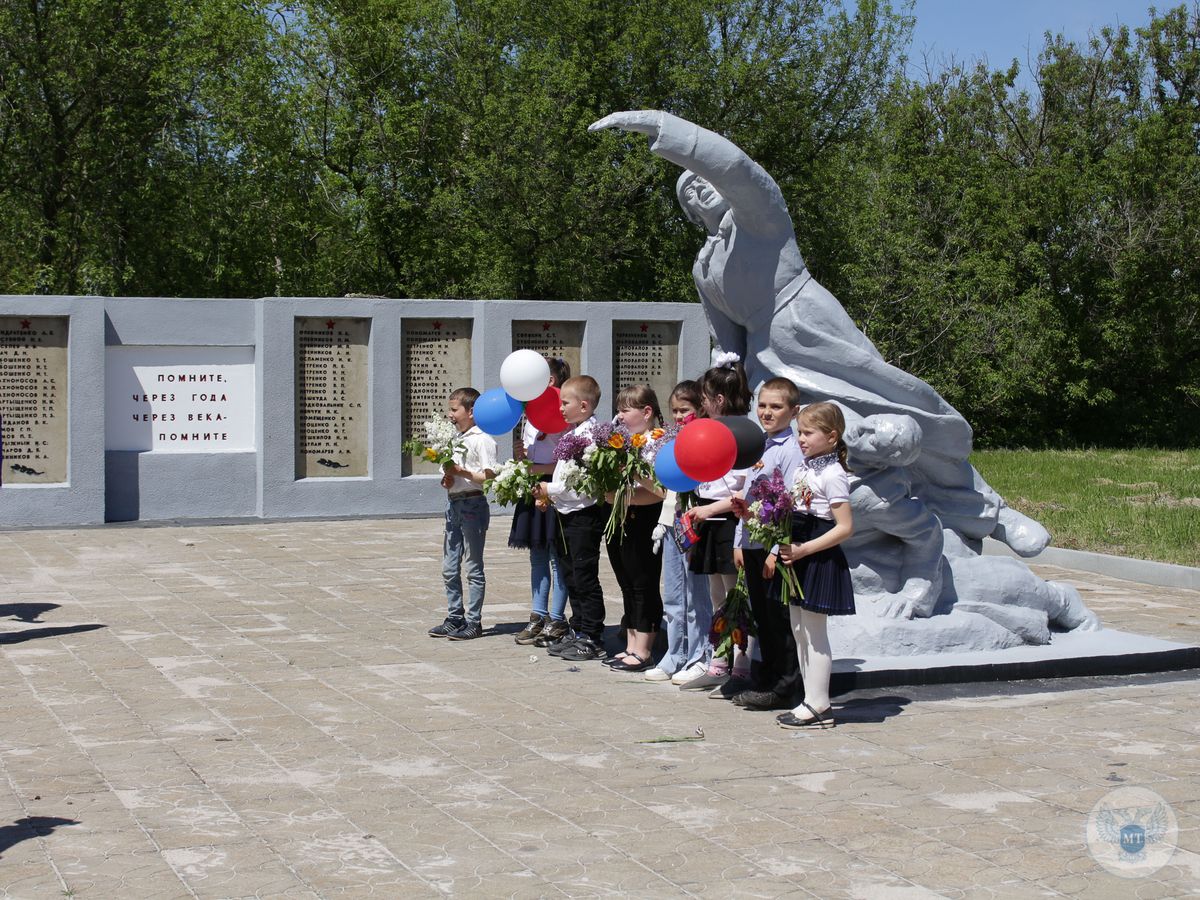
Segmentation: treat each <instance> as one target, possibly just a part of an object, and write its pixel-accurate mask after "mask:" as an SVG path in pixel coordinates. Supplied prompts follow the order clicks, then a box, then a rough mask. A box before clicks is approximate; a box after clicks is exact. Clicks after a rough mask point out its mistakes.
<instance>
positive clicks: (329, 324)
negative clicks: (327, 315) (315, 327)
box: [325, 319, 337, 331]
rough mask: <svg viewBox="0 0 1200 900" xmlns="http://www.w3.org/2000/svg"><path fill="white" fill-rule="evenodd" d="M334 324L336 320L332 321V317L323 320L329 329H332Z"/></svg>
mask: <svg viewBox="0 0 1200 900" xmlns="http://www.w3.org/2000/svg"><path fill="white" fill-rule="evenodd" d="M336 324H337V322H335V321H333V319H328V320H326V322H325V327H326V328H328V329H329V330H330V331H333V326H334V325H336Z"/></svg>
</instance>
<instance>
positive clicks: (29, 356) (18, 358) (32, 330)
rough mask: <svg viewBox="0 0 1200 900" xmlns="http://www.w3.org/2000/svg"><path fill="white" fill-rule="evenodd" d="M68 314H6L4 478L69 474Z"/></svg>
mask: <svg viewBox="0 0 1200 900" xmlns="http://www.w3.org/2000/svg"><path fill="white" fill-rule="evenodd" d="M68 324H69V319H68V318H67V317H66V316H0V483H3V484H59V483H62V482H65V481H66V480H67V328H68Z"/></svg>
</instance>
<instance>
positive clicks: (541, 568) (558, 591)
mask: <svg viewBox="0 0 1200 900" xmlns="http://www.w3.org/2000/svg"><path fill="white" fill-rule="evenodd" d="M529 581H530V587H531V588H532V589H533V612H535V613H537V614H538V615H539V616H547V615H548V616H549V617H550V618H551V619H553V620H554V621H556V622H562V621H564V620H565V619H566V609H567V583H566V582H565V581H564V580H563V577H562V569H561V568H559V565H558V554H557V553H555V552H554V548H553V547H530V548H529ZM552 592H553V593H552ZM547 601H548V605H547Z"/></svg>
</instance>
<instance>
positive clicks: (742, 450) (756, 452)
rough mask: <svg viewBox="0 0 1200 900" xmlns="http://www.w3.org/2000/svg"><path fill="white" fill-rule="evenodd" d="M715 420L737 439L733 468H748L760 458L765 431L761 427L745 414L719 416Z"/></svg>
mask: <svg viewBox="0 0 1200 900" xmlns="http://www.w3.org/2000/svg"><path fill="white" fill-rule="evenodd" d="M717 421H718V422H720V423H721V424H722V425H724V426H725V427H726V428H728V429H729V430H730V431H732V432H733V437H734V440H736V441H737V456H736V457H735V458H734V460H733V467H734V468H735V469H748V468H750V467H751V466H752V465H754V464H755V463H756V462H758V461H759V460H760V459H762V455H763V444H764V443H765V441H766V433H765V432H764V431H763V430H762V429H761V428H759V427H758V426H757V425H755V424H754V423H753V422H752V421H750V420H749V419H747V418H746V417H745V416H721V417H720V418H719V419H717Z"/></svg>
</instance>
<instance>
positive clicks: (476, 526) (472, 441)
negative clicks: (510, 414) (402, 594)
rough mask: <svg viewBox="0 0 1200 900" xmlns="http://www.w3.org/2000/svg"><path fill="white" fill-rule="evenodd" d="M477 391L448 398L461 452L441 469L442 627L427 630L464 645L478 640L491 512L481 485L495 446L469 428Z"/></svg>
mask: <svg viewBox="0 0 1200 900" xmlns="http://www.w3.org/2000/svg"><path fill="white" fill-rule="evenodd" d="M478 398H479V391H477V390H475V389H474V388H458V389H457V390H456V391H454V392H453V393H452V394H451V395H450V401H449V409H448V410H447V417H448V418H449V419H450V421H451V422H453V423H454V427H455V428H457V429H458V433H459V436H460V437H461V439H462V446H461V447H459V448H458V449H457V450H456V451H455V453H454V463H453V464H452V465H448V466H446V468H445V473H444V474H443V475H442V487H444V488H445V489H446V491H447V492H448V497H447V500H446V536H445V538H444V540H443V543H442V580H443V581H444V582H445V584H446V610H447V611H446V621H444V622H443V623H442V624H441V625H435V626H434V627H433V628H430V629H429V632H428V634H429V636H430V637H445V638H449V639H450V640H452V641H469V640H472V639H474V638H477V637H480V636H482V634H483V593H484V588H485V585H486V579H485V578H484V574H483V544H484V540H485V539H486V538H487V530H488V524H489V523H490V521H491V509H490V508H489V507H488V501H487V497H486V496H485V495H484V493H483V488H482V485H483V483H484V482H485V481H487V479H489V478H492V477H494V476H495V474H496V472H495V469H496V441H495V440H494V439H493V438H492V437H491V435H487V434H484V433H483V432H482V431H480V430H479V426H477V425H476V424H475V401H476V400H477V399H478ZM464 553H465V556H466V563H467V588H468V597H467V605H466V609H465V610H464V609H463V585H462V574H461V572H460V567H461V565H462V561H463V556H464Z"/></svg>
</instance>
